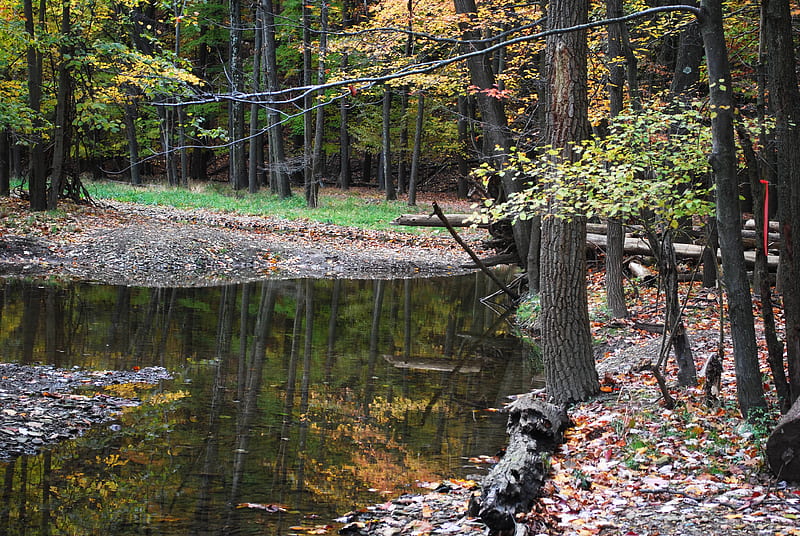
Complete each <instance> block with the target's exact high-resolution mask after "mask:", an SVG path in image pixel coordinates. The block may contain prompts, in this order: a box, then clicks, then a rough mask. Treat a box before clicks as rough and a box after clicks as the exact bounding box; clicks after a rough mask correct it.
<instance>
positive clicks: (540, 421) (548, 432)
mask: <svg viewBox="0 0 800 536" xmlns="http://www.w3.org/2000/svg"><path fill="white" fill-rule="evenodd" d="M505 411H506V412H507V413H508V424H507V425H506V432H507V433H508V435H509V440H508V448H507V449H506V452H505V454H504V455H503V457H502V458H501V459H500V461H499V462H498V463H497V464H496V465H495V466H494V467H493V468H492V470H491V472H490V473H489V474H488V475H487V476H486V478H484V480H483V483H482V485H481V495H480V497H476V498H474V500H473V502H472V504H471V505H470V513H471V514H472V515H477V516H478V517H479V518H480V519H481V521H482V522H483V523H485V524H486V526H487V527H489V534H492V535H498V536H506V535H512V534H515V532H516V530H517V521H516V515H517V514H519V513H527V512H529V511H530V509H531V507H532V506H533V502H534V500H535V499H536V498H537V497H538V496H539V492H540V490H541V488H542V486H543V485H544V480H545V478H546V476H547V469H546V467H545V464H544V461H543V458H544V457H545V456H546V455H547V454H548V453H551V452H553V451H554V450H555V449H556V447H557V446H558V445H559V444H560V443H562V442H563V441H564V436H563V434H564V430H566V429H567V428H568V427H569V426H570V425H571V423H570V421H569V417H567V413H566V411H565V410H564V408H561V407H559V406H554V405H553V404H548V403H547V402H542V401H540V400H535V399H534V398H533V396H532V395H531V394H525V395H522V396H520V397H519V398H517V399H516V400H515V401H514V402H513V403H511V404H509V405H508V407H506V409H505Z"/></svg>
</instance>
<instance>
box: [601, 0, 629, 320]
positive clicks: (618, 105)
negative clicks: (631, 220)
mask: <svg viewBox="0 0 800 536" xmlns="http://www.w3.org/2000/svg"><path fill="white" fill-rule="evenodd" d="M622 14H623V11H622V0H606V16H607V17H608V18H616V17H620V16H622ZM624 31H625V26H624V23H619V24H612V25H610V26H609V27H608V58H609V61H610V62H611V65H610V66H609V75H608V101H609V115H611V117H612V118H614V117H616V116H617V115H619V114H620V113H621V112H622V102H623V98H622V97H623V89H624V87H625V65H624V63H623V62H624V60H625V54H624V52H623V50H624V43H623V38H622V34H623V32H624ZM624 246H625V230H624V229H623V226H622V222H621V221H619V220H618V219H616V218H611V219H609V220H608V231H607V246H606V304H607V305H608V311H609V313H610V314H611V315H612V316H613V317H614V318H625V317H627V316H628V308H627V307H626V305H625V286H624V284H623V274H622V261H623V257H624V254H625V251H624V250H625V247H624Z"/></svg>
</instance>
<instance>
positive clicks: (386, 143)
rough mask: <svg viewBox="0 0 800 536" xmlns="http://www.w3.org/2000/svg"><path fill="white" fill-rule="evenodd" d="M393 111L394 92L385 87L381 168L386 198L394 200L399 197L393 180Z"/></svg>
mask: <svg viewBox="0 0 800 536" xmlns="http://www.w3.org/2000/svg"><path fill="white" fill-rule="evenodd" d="M391 112H392V92H391V90H390V89H389V88H386V89H384V92H383V116H382V117H383V119H382V124H383V128H382V131H383V135H382V136H381V138H382V146H383V147H382V153H381V156H382V161H381V169H382V170H383V181H384V183H385V187H386V200H387V201H394V200H395V199H397V193H396V191H395V189H394V182H393V181H392V166H391V163H392V149H391V143H392V140H391V129H390V127H391Z"/></svg>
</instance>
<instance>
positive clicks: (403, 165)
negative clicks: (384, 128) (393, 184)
mask: <svg viewBox="0 0 800 536" xmlns="http://www.w3.org/2000/svg"><path fill="white" fill-rule="evenodd" d="M407 116H408V86H403V87H402V88H400V117H401V118H402V119H401V125H400V147H399V149H398V151H397V193H399V194H403V193H405V192H406V191H407V188H408V186H407V184H406V182H407V181H408V177H407V176H406V174H407V172H408V165H407V164H408V162H407V161H406V158H407V155H408V117H407Z"/></svg>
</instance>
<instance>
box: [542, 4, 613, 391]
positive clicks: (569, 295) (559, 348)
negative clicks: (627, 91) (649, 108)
mask: <svg viewBox="0 0 800 536" xmlns="http://www.w3.org/2000/svg"><path fill="white" fill-rule="evenodd" d="M587 12H588V2H587V0H554V1H553V2H551V3H550V5H549V10H548V17H547V18H548V28H550V29H557V28H564V27H570V26H575V25H579V24H583V23H585V22H586V20H587V18H588V14H587ZM546 54H547V65H548V66H549V70H548V86H549V91H548V112H547V130H548V140H549V142H550V145H552V147H553V148H554V149H559V150H560V151H561V158H563V159H565V160H569V159H572V158H573V157H574V154H573V151H572V148H571V144H572V143H574V142H577V141H580V140H581V139H583V138H585V137H586V135H587V134H588V132H589V124H588V118H587V117H588V100H587V94H586V84H587V82H586V80H587V68H586V57H587V46H586V33H585V31H575V32H570V33H566V34H562V35H551V36H549V37H548V38H547V45H546ZM551 209H552V211H553V212H554V213H555V214H557V212H558V207H557V206H553V207H551ZM585 244H586V222H585V219H583V218H575V219H573V220H570V221H568V220H565V219H562V218H560V217H558V216H557V215H546V216H543V219H542V244H541V252H542V253H541V268H540V272H541V275H540V277H541V292H540V294H541V299H540V303H541V309H542V313H541V319H542V355H543V360H544V368H545V380H546V382H547V393H548V396H549V398H550V400H551V401H552V402H554V403H556V404H566V403H569V402H576V401H579V400H585V399H587V398H588V397H590V396H592V395H594V394H596V393H598V392H599V390H600V385H599V382H598V378H597V370H596V369H595V364H594V356H593V354H592V338H591V333H590V331H589V312H588V304H587V296H586V245H585Z"/></svg>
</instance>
